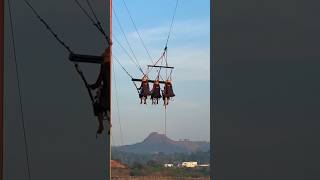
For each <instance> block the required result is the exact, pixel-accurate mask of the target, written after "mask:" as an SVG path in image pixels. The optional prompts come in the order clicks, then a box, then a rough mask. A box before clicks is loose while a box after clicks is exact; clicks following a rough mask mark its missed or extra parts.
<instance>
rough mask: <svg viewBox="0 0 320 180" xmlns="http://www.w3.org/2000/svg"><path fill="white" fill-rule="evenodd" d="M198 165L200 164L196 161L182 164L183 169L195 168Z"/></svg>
mask: <svg viewBox="0 0 320 180" xmlns="http://www.w3.org/2000/svg"><path fill="white" fill-rule="evenodd" d="M197 165H198V163H197V162H195V161H189V162H182V164H181V166H182V167H188V168H194V167H196V166H197Z"/></svg>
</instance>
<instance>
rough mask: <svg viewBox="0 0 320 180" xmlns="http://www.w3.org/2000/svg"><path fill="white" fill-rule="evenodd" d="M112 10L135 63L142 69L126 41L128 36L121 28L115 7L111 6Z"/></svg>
mask: <svg viewBox="0 0 320 180" xmlns="http://www.w3.org/2000/svg"><path fill="white" fill-rule="evenodd" d="M112 11H113V13H114V16H115V17H116V20H117V23H118V26H119V27H120V30H121V32H122V34H123V36H124V38H125V40H126V42H127V45H128V47H129V49H130V51H131V53H132V55H133V57H134V59H135V61H136V63H137V64H138V65H139V68H140V70H141V71H142V68H141V65H140V64H139V61H138V59H137V57H136V55H135V54H134V52H133V49H132V47H131V45H130V43H129V41H128V38H127V36H126V34H125V33H124V30H123V28H122V26H121V23H120V20H119V18H118V16H117V13H116V11H115V9H114V8H113V7H112ZM143 74H144V73H143Z"/></svg>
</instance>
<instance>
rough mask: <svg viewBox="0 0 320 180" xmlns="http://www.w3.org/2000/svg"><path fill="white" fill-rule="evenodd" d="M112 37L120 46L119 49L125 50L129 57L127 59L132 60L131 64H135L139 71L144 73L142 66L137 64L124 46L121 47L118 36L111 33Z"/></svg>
mask: <svg viewBox="0 0 320 180" xmlns="http://www.w3.org/2000/svg"><path fill="white" fill-rule="evenodd" d="M112 37H113V39H114V40H115V41H116V42H117V43H118V44H119V46H120V47H121V49H122V50H123V51H124V52H125V54H126V55H127V56H128V57H129V59H130V60H131V61H132V62H133V64H135V65H136V66H137V68H138V69H139V70H140V72H141V73H142V74H145V73H144V72H143V70H142V68H141V67H140V65H139V64H137V63H136V62H135V61H134V60H133V58H132V57H131V55H130V54H129V53H128V51H127V50H126V48H125V47H123V45H122V44H121V43H120V41H119V40H118V38H117V37H116V36H115V35H112Z"/></svg>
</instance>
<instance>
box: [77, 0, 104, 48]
mask: <svg viewBox="0 0 320 180" xmlns="http://www.w3.org/2000/svg"><path fill="white" fill-rule="evenodd" d="M74 1H75V2H76V4H77V5H78V6H79V8H80V9H81V10H82V12H83V13H84V14H85V15H86V16H87V17H88V18H89V19H90V21H91V22H92V23H93V25H94V26H95V27H96V28H97V29H98V30H99V32H100V33H101V34H102V35H103V37H104V38H105V39H106V41H107V43H108V45H110V42H109V41H110V39H109V37H108V35H107V34H106V32H105V30H104V29H103V27H102V26H101V22H100V21H99V19H98V18H97V16H96V15H95V13H94V11H93V8H92V6H91V4H90V2H89V1H87V3H88V6H89V7H90V9H91V10H92V12H93V14H94V17H95V19H96V21H95V20H93V18H92V17H91V16H90V15H89V13H88V12H87V11H86V10H85V9H84V8H83V7H82V5H81V4H80V3H79V1H78V0H74Z"/></svg>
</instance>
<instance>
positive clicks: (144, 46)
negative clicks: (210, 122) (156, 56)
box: [122, 0, 153, 64]
mask: <svg viewBox="0 0 320 180" xmlns="http://www.w3.org/2000/svg"><path fill="white" fill-rule="evenodd" d="M122 2H123V4H124V6H125V7H126V10H127V12H128V14H129V16H130V19H131V22H132V24H133V26H134V28H135V30H136V32H137V34H138V36H139V39H140V42H141V43H142V46H143V48H144V49H145V50H146V52H147V54H148V56H149V58H150V61H151V63H152V64H153V61H152V59H153V58H152V57H151V55H150V53H149V51H148V49H147V47H146V45H145V44H144V42H143V40H142V38H141V35H140V33H139V31H138V28H137V26H136V24H135V22H134V20H133V18H132V16H131V13H130V11H129V8H128V7H127V4H126V2H125V1H124V0H122Z"/></svg>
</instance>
